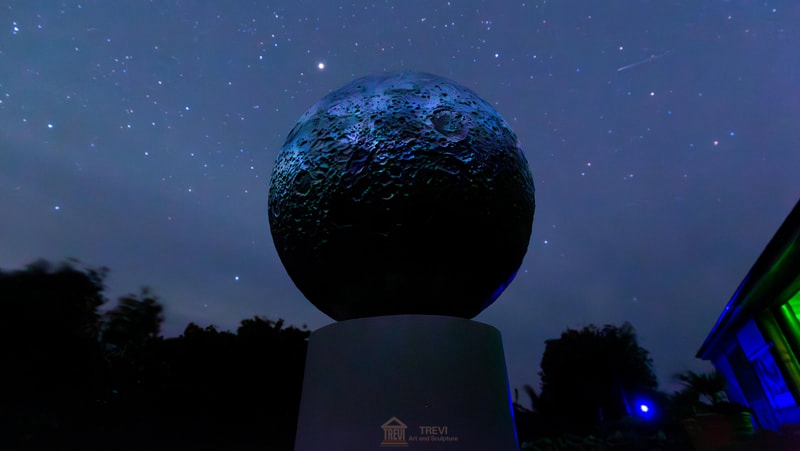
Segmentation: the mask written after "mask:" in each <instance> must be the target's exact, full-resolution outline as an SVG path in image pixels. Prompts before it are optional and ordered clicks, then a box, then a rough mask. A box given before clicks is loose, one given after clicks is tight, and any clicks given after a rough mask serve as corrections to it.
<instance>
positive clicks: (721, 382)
mask: <svg viewBox="0 0 800 451" xmlns="http://www.w3.org/2000/svg"><path fill="white" fill-rule="evenodd" d="M676 377H677V378H678V380H680V381H681V382H683V385H684V386H685V387H686V388H685V389H684V390H683V391H682V392H686V395H687V396H688V395H689V394H691V395H692V396H696V398H695V399H697V400H698V401H700V398H701V397H705V399H706V400H707V401H709V402H710V403H711V405H712V406H716V405H717V404H719V403H721V402H725V401H727V400H728V396H727V394H726V393H725V376H723V375H722V373H719V372H717V371H713V370H712V371H711V372H708V373H695V372H694V371H686V372H685V373H680V374H678V375H677V376H676ZM701 402H702V401H701Z"/></svg>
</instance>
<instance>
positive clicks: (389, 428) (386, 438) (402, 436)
mask: <svg viewBox="0 0 800 451" xmlns="http://www.w3.org/2000/svg"><path fill="white" fill-rule="evenodd" d="M417 427H418V428H419V435H409V437H408V439H406V429H408V426H406V424H405V423H403V422H402V421H400V420H398V419H397V417H392V418H390V419H389V421H387V422H386V423H383V426H381V429H383V441H382V442H381V447H387V448H388V447H396V448H400V447H404V448H405V447H408V442H457V441H458V437H455V436H452V435H449V433H448V431H447V426H417ZM412 431H414V432H415V431H416V428H414V429H412Z"/></svg>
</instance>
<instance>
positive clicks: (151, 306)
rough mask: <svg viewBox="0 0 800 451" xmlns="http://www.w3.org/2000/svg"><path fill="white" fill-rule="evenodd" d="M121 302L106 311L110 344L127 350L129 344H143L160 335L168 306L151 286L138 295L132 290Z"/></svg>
mask: <svg viewBox="0 0 800 451" xmlns="http://www.w3.org/2000/svg"><path fill="white" fill-rule="evenodd" d="M117 302H118V304H117V306H116V307H114V308H113V309H111V310H109V311H108V312H106V313H105V315H104V316H105V321H104V323H103V326H102V340H103V342H104V343H105V344H106V345H109V346H112V347H113V348H115V349H119V350H124V349H125V348H126V347H128V346H142V345H144V344H145V343H146V342H147V341H148V340H150V339H153V338H156V337H158V336H159V333H160V332H161V323H163V322H164V316H163V314H162V313H163V311H164V307H163V306H162V305H161V304H160V303H159V302H158V297H157V296H155V295H154V294H153V293H152V291H151V289H150V288H148V287H144V288H142V290H141V294H140V295H139V296H138V297H137V296H136V295H134V294H129V295H127V296H123V297H121V298H119V300H118V301H117Z"/></svg>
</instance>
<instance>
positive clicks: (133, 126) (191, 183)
mask: <svg viewBox="0 0 800 451" xmlns="http://www.w3.org/2000/svg"><path fill="white" fill-rule="evenodd" d="M799 26H800V5H798V4H797V3H796V2H794V1H790V0H785V1H771V2H753V1H745V0H741V1H736V0H731V1H704V0H700V1H655V0H653V1H644V0H642V1H633V0H624V1H623V0H620V1H605V2H596V1H588V0H586V1H584V0H581V1H570V2H566V1H514V2H510V1H498V0H491V1H485V2H483V1H458V0H451V1H449V2H448V1H441V0H434V1H428V0H424V1H423V0H413V1H412V0H403V1H379V2H375V3H370V2H355V3H353V2H348V3H337V2H329V1H321V0H309V1H279V2H262V1H249V2H245V1H231V2H206V1H169V2H168V1H158V2H156V1H154V2H148V1H125V2H108V1H100V0H97V1H82V2H76V1H62V2H49V1H40V2H7V3H6V4H4V5H1V9H0V102H1V103H0V212H1V213H0V267H2V268H4V269H14V268H20V267H22V266H24V265H25V264H27V263H29V262H31V261H32V260H34V259H36V258H39V257H44V258H48V259H51V260H56V261H58V260H62V259H64V258H67V257H74V258H78V259H80V260H81V261H83V262H84V263H86V264H88V265H91V266H108V267H110V268H111V273H110V277H109V278H108V280H107V283H108V292H109V294H110V295H111V296H112V297H116V296H119V295H122V294H125V293H129V292H135V291H137V290H138V288H139V287H140V286H141V285H148V286H151V287H152V288H153V289H154V290H155V292H156V293H157V294H158V295H160V296H161V298H162V300H163V302H164V304H165V306H166V317H167V321H166V324H165V333H166V334H167V335H177V334H179V333H180V332H181V331H182V330H183V328H184V327H185V326H186V324H187V323H188V322H189V321H194V322H196V323H198V324H200V325H208V324H216V325H218V326H219V327H221V328H228V329H233V328H235V327H236V325H237V324H238V322H239V321H240V320H241V319H243V318H247V317H251V316H253V315H256V314H259V315H266V316H268V317H270V318H278V317H281V318H284V319H286V320H287V322H288V323H290V324H296V325H301V324H307V325H308V326H309V327H310V328H312V329H316V328H318V327H320V326H323V325H325V324H328V323H329V322H330V320H329V319H328V318H327V317H325V316H324V315H322V314H321V313H319V312H318V311H316V310H315V309H314V307H313V306H311V304H309V303H308V302H306V301H305V300H304V299H303V297H302V296H301V294H300V293H299V292H298V291H297V290H296V289H295V287H294V286H293V284H292V283H291V281H290V280H289V278H288V276H287V275H286V273H285V272H284V270H283V267H282V266H281V264H280V262H279V260H278V258H277V254H276V253H275V250H274V247H273V245H272V241H271V238H270V234H269V229H268V224H267V215H266V209H267V186H268V183H269V176H270V172H271V169H272V164H273V161H274V159H275V156H276V154H277V152H278V151H279V149H280V147H281V145H282V143H283V140H284V138H285V136H286V135H287V133H288V132H289V130H290V129H291V127H292V125H293V124H294V122H295V121H296V120H297V119H298V118H299V116H300V115H301V114H302V113H303V111H305V110H306V109H307V108H308V107H310V106H311V105H312V104H313V103H315V102H316V101H317V100H318V99H320V98H321V97H322V96H324V95H325V94H326V93H328V92H330V91H331V90H333V89H336V88H337V87H339V86H341V85H342V84H344V83H346V82H348V81H349V80H351V79H353V78H354V77H359V76H362V75H367V74H370V73H376V72H381V71H389V70H415V71H425V72H431V73H435V74H438V75H442V76H445V77H449V78H451V79H453V80H455V81H457V82H459V83H461V84H463V85H465V86H467V87H469V88H471V89H473V90H474V91H476V92H477V93H478V94H479V95H481V96H482V97H484V98H485V99H486V100H488V101H489V102H490V103H491V104H492V105H494V106H495V108H496V109H497V110H498V111H499V112H500V113H501V114H502V115H503V117H504V118H505V119H506V120H507V121H508V122H509V123H510V124H511V126H512V127H513V128H514V129H515V131H516V132H517V134H518V135H519V137H520V140H521V142H522V145H523V147H524V149H525V151H526V154H527V158H528V160H529V162H530V165H531V169H532V172H533V175H534V181H535V183H536V189H537V191H536V196H537V210H536V216H535V222H534V233H533V237H532V241H531V245H530V248H529V251H528V255H527V257H526V259H525V261H524V262H523V265H522V268H521V269H520V272H519V274H518V276H517V278H516V280H515V281H514V282H513V283H512V284H511V286H510V288H509V289H508V290H507V291H506V293H505V294H504V295H503V296H501V297H500V299H499V300H498V302H496V303H495V304H494V305H493V306H491V307H490V308H489V309H488V310H486V311H485V312H484V313H483V314H481V315H480V316H479V317H478V318H477V320H479V321H483V322H486V323H489V324H492V325H494V326H496V327H498V328H499V329H500V330H501V332H502V333H503V337H504V340H505V348H506V355H507V363H508V368H509V376H510V382H511V386H512V387H520V386H521V385H522V384H525V383H530V384H533V385H536V384H537V383H538V376H537V375H536V373H537V371H538V366H539V361H540V359H541V354H542V351H543V349H544V343H543V342H544V340H545V339H547V338H554V337H557V336H558V335H559V334H560V333H561V332H562V331H563V330H564V329H565V328H567V327H580V326H582V325H586V324H589V323H595V324H605V323H617V324H618V323H621V322H622V321H626V320H627V321H630V322H631V323H633V325H634V326H635V327H636V328H637V329H638V332H639V337H640V342H641V344H642V345H643V346H644V347H646V348H647V349H649V350H650V351H651V352H652V356H653V358H654V360H655V367H656V370H657V374H658V376H659V379H660V381H661V383H662V386H664V387H665V388H669V387H671V386H673V381H672V379H671V376H672V374H674V373H675V372H678V371H682V370H685V369H695V370H698V369H705V368H707V367H706V366H704V365H703V364H702V363H701V362H699V361H696V359H694V354H695V352H696V351H697V349H698V348H699V346H700V345H701V343H702V341H703V339H704V338H705V336H706V334H707V333H708V332H709V330H710V328H711V327H712V325H713V324H714V321H715V320H716V318H717V316H718V314H719V313H720V312H721V310H722V308H723V307H724V306H725V304H726V303H727V301H728V299H729V297H730V296H731V295H732V293H733V291H734V290H735V288H736V286H737V285H738V284H739V282H740V281H741V280H742V278H743V277H744V275H745V274H746V272H747V270H748V269H749V268H750V266H751V265H752V263H753V262H754V261H755V259H756V258H757V257H758V255H759V253H760V252H761V250H762V249H763V247H764V245H765V244H766V243H767V242H768V241H769V239H770V238H771V236H772V234H773V233H774V232H775V230H776V229H777V227H778V226H779V225H780V223H781V222H782V220H783V219H784V218H785V216H786V215H787V214H788V213H789V211H790V209H791V208H792V206H793V205H794V204H795V202H796V201H797V199H798V196H800V177H798V170H800V150H798V144H800V127H799V126H798V125H800V88H798V80H800V78H799V75H800V51H798V42H800V30H798V27H799ZM651 55H663V56H661V57H659V58H655V59H652V60H651V61H646V60H648V58H650V56H651ZM639 61H646V62H644V63H643V64H640V65H638V66H635V67H632V68H630V69H627V70H622V71H618V70H617V69H618V68H620V67H623V66H626V65H629V64H633V63H636V62H639ZM354 277H357V275H354Z"/></svg>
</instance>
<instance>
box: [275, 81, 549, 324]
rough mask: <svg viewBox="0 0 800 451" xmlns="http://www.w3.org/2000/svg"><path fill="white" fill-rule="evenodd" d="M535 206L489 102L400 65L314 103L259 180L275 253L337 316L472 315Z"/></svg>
mask: <svg viewBox="0 0 800 451" xmlns="http://www.w3.org/2000/svg"><path fill="white" fill-rule="evenodd" d="M534 208H535V202H534V188H533V180H532V177H531V173H530V169H529V168H528V163H527V161H526V159H525V156H524V154H523V152H522V149H521V148H520V146H519V143H518V140H517V137H516V135H515V134H514V132H513V131H512V130H511V128H510V127H509V125H508V124H507V123H506V122H505V121H504V120H503V119H502V118H501V117H500V115H499V114H498V113H497V111H495V110H494V109H493V108H492V107H491V105H489V104H488V103H487V102H486V101H484V100H483V99H481V98H480V97H479V96H478V95H477V94H475V93H474V92H472V91H470V90H469V89H467V88H465V87H463V86H461V85H458V84H456V83H455V82H452V81H450V80H447V79H444V78H441V77H437V76H435V75H431V74H423V73H411V72H395V73H389V74H380V75H374V76H368V77H363V78H360V79H358V80H355V81H353V82H351V83H349V84H347V85H345V86H343V87H341V88H339V89H337V90H336V91H333V92H331V93H330V94H328V95H327V96H325V97H324V98H323V99H322V100H320V101H319V102H317V103H316V104H315V105H314V106H312V107H311V108H310V109H309V110H308V111H306V112H305V113H304V114H303V115H302V116H301V117H300V119H299V120H298V121H297V123H296V124H295V126H294V128H293V129H292V130H291V132H290V133H289V135H288V137H287V139H286V142H285V144H284V145H283V148H282V149H281V151H280V153H279V154H278V157H277V160H276V163H275V167H274V169H273V173H272V179H271V181H270V189H269V221H270V228H271V232H272V237H273V241H274V242H275V246H276V249H277V251H278V255H279V256H280V258H281V261H282V262H283V264H284V266H285V267H286V270H287V272H288V273H289V276H290V277H291V278H292V280H293V281H294V282H295V284H296V285H297V287H298V288H299V289H300V291H302V292H303V294H304V295H305V296H306V297H307V298H308V299H309V300H310V301H311V302H312V303H313V304H314V305H315V306H317V307H318V308H319V309H320V310H321V311H322V312H324V313H326V314H327V315H329V316H331V317H332V318H334V319H336V320H344V319H350V318H361V317H368V316H378V315H393V314H433V315H449V316H458V317H463V318H472V317H474V316H475V315H477V314H478V313H480V312H481V311H482V310H483V309H484V308H486V307H487V306H488V305H490V304H491V303H492V302H494V300H495V299H497V297H498V296H499V295H500V294H501V293H502V291H503V290H504V289H505V288H506V286H507V285H508V283H509V282H510V281H511V280H512V279H513V277H514V275H515V274H516V271H517V270H518V268H519V265H520V264H521V262H522V258H523V257H524V256H525V252H526V250H527V247H528V243H529V240H530V233H531V227H532V224H533V213H534Z"/></svg>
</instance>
